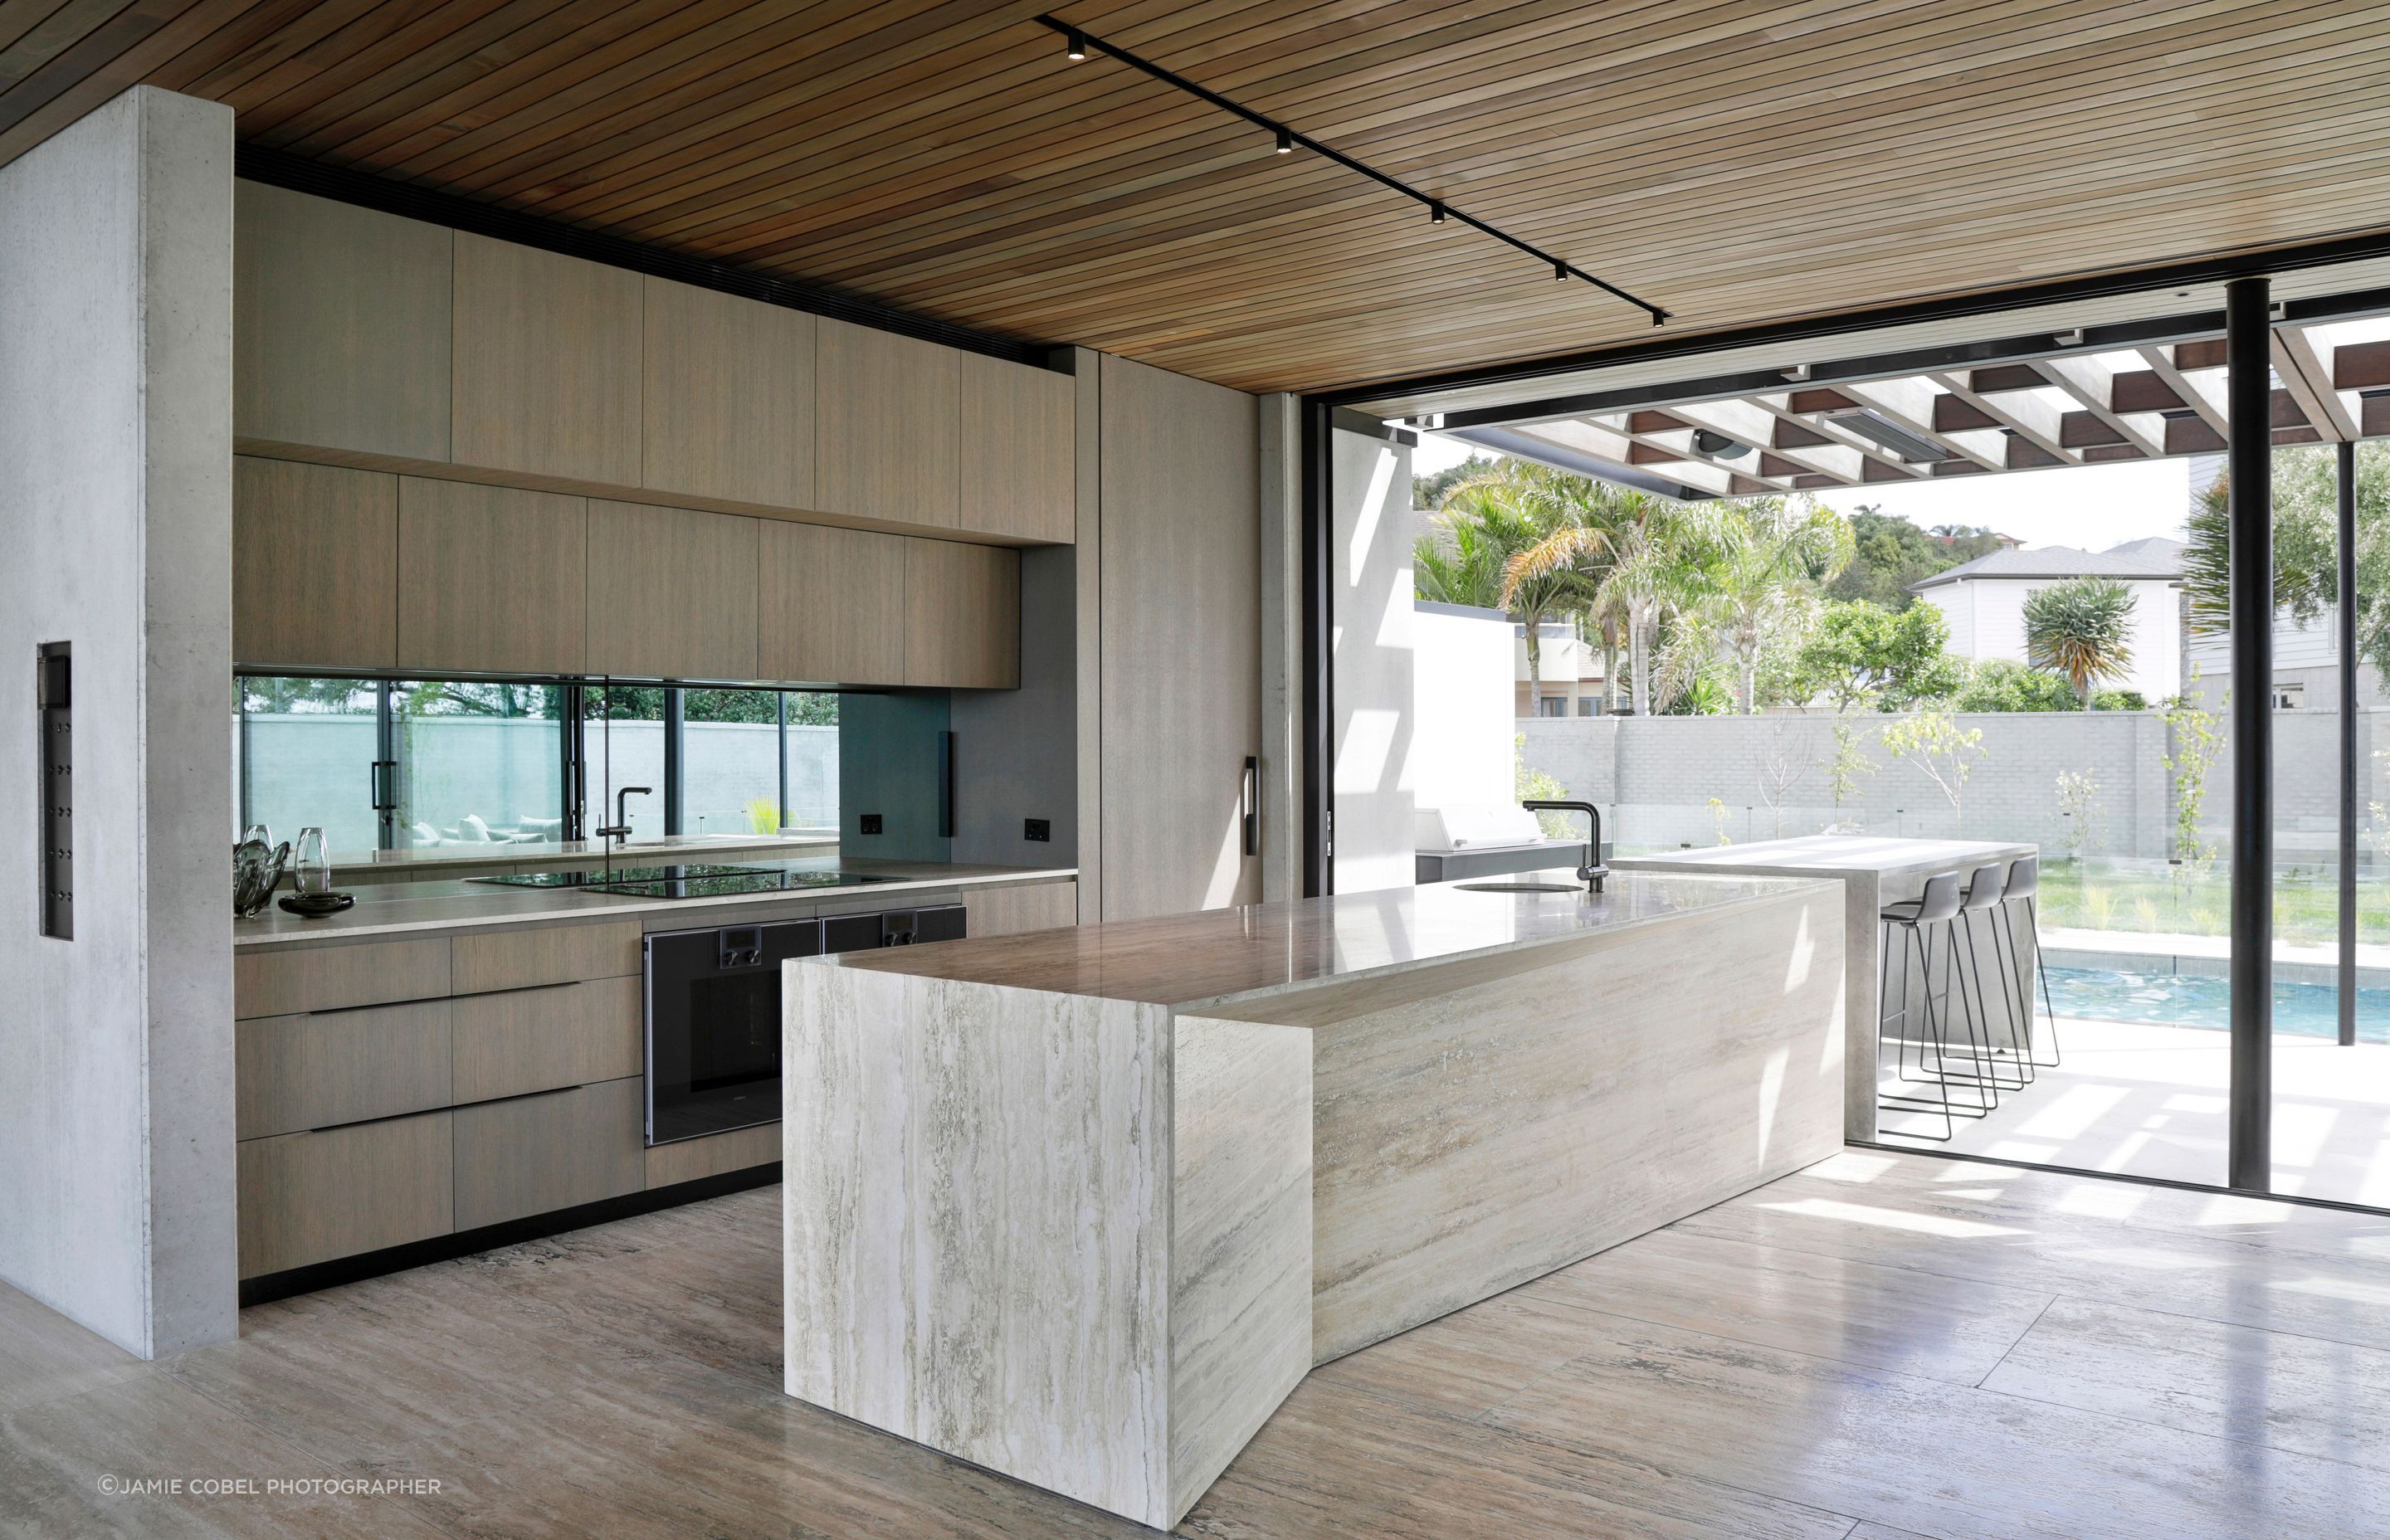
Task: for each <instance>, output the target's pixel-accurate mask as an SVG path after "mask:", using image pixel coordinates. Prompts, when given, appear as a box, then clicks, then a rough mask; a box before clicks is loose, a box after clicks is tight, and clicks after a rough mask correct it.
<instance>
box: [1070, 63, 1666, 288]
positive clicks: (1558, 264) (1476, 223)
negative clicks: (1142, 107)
mask: <svg viewBox="0 0 2390 1540" xmlns="http://www.w3.org/2000/svg"><path fill="white" fill-rule="evenodd" d="M1037 20H1038V22H1039V24H1041V25H1043V26H1046V27H1050V28H1052V29H1053V30H1054V31H1055V32H1060V33H1061V34H1062V35H1063V36H1064V37H1065V38H1067V39H1069V42H1070V48H1071V57H1072V58H1084V57H1085V56H1086V51H1087V50H1089V49H1093V50H1095V51H1096V52H1098V53H1100V54H1103V55H1105V56H1106V57H1108V58H1116V59H1118V60H1120V61H1121V62H1122V63H1123V64H1125V65H1127V66H1128V67H1129V68H1131V69H1133V70H1139V71H1144V72H1145V73H1146V74H1148V75H1150V76H1152V77H1153V78H1154V79H1155V80H1158V81H1160V82H1162V83H1163V84H1164V85H1170V86H1176V88H1177V89H1179V90H1181V91H1184V92H1186V93H1187V94H1188V95H1189V96H1193V97H1195V98H1196V99H1197V100H1199V101H1206V102H1209V103H1211V104H1212V105H1213V106H1214V107H1216V108H1218V109H1220V110H1221V111H1223V112H1227V113H1231V114H1233V115H1235V116H1237V117H1240V118H1242V119H1244V120H1245V122H1249V123H1251V124H1253V126H1254V127H1255V128H1259V129H1264V130H1266V131H1267V132H1269V133H1270V134H1273V135H1277V143H1278V145H1279V147H1280V148H1279V153H1281V154H1283V153H1285V147H1287V146H1289V145H1300V146H1302V147H1303V148H1304V149H1307V150H1309V151H1311V152H1312V153H1313V154H1315V155H1317V156H1321V157H1323V158H1325V159H1327V160H1333V161H1335V162H1336V163H1337V164H1338V165H1340V166H1343V168H1344V169H1345V170H1346V171H1349V172H1352V173H1355V174H1356V175H1360V176H1366V177H1368V179H1369V180H1370V181H1372V182H1375V183H1377V184H1378V185H1379V186H1381V187H1388V188H1391V189H1393V190H1394V191H1395V192H1398V193H1400V194H1402V195H1403V196H1404V197H1405V198H1407V199H1411V200H1412V201H1413V202H1415V203H1419V204H1421V205H1423V206H1424V207H1425V208H1426V209H1427V211H1428V216H1429V218H1430V219H1432V220H1433V221H1434V222H1436V223H1437V224H1442V223H1443V222H1444V221H1445V220H1446V219H1452V220H1457V221H1458V222H1459V223H1461V224H1463V225H1468V226H1469V227H1470V228H1471V229H1472V230H1474V231H1476V232H1477V233H1478V234H1480V235H1484V236H1491V237H1494V238H1495V239H1496V240H1498V241H1500V242H1501V243H1502V244H1503V245H1505V246H1508V247H1510V248H1511V249H1513V250H1519V251H1524V252H1525V253H1526V254H1527V255H1529V256H1531V257H1533V258H1535V259H1536V261H1537V262H1540V263H1544V264H1545V265H1546V266H1548V267H1549V268H1550V269H1551V270H1552V276H1554V277H1556V278H1582V279H1583V280H1585V281H1586V282H1587V283H1589V284H1591V285H1593V287H1594V288H1596V289H1600V290H1601V291H1602V292H1603V293H1605V294H1609V295H1613V296H1614V297H1616V298H1617V299H1620V300H1624V301H1625V302H1627V303H1628V304H1630V305H1633V306H1634V307H1635V308H1636V309H1638V310H1640V311H1645V312H1648V313H1649V314H1650V315H1651V324H1652V325H1653V326H1655V327H1656V326H1658V325H1660V324H1661V323H1662V322H1664V321H1666V320H1667V319H1668V318H1669V313H1668V312H1667V311H1665V310H1663V309H1661V308H1660V307H1659V306H1658V305H1655V304H1653V303H1652V302H1651V301H1649V300H1638V299H1637V298H1636V297H1635V296H1634V295H1632V294H1629V293H1628V292H1626V290H1625V289H1621V288H1619V287H1618V286H1617V285H1616V284H1614V283H1611V282H1609V281H1607V280H1606V279H1603V278H1600V277H1597V276H1594V275H1593V274H1591V273H1588V272H1587V271H1586V270H1585V269H1584V268H1582V267H1579V266H1577V265H1576V264H1575V263H1570V262H1566V261H1563V260H1561V258H1559V257H1556V256H1553V255H1552V254H1551V253H1550V252H1548V251H1546V250H1542V249H1541V248H1540V247H1536V246H1533V245H1530V244H1529V243H1527V242H1526V241H1523V240H1521V239H1520V238H1519V237H1516V236H1514V235H1511V234H1510V232H1508V231H1507V230H1500V229H1497V228H1496V227H1495V226H1493V225H1488V224H1486V223H1485V222H1484V220H1482V219H1478V218H1476V217H1474V216H1473V215H1471V214H1468V213H1464V212H1461V211H1460V210H1458V209H1456V208H1454V207H1453V206H1452V205H1451V204H1449V203H1447V202H1446V201H1445V200H1444V199H1440V198H1431V197H1429V196H1428V195H1427V194H1425V193H1423V192H1421V191H1420V190H1419V189H1418V188H1417V187H1414V186H1411V185H1410V184H1409V183H1407V182H1405V181H1403V180H1402V179H1400V178H1399V177H1394V176H1389V175H1387V174H1386V173H1384V172H1381V171H1380V170H1378V169H1377V168H1376V167H1375V166H1369V165H1364V164H1363V163H1362V162H1360V161H1358V160H1355V159H1353V157H1351V156H1349V155H1347V154H1345V153H1344V152H1343V150H1341V149H1336V148H1332V147H1330V146H1328V145H1323V144H1321V143H1320V142H1319V141H1318V140H1317V139H1314V138H1312V137H1311V136H1309V135H1305V134H1303V133H1300V132H1298V131H1297V130H1294V129H1291V128H1289V127H1288V126H1287V125H1286V124H1284V123H1282V122H1279V121H1278V120H1277V119H1275V118H1270V117H1266V116H1264V115H1263V114H1262V113H1259V112H1256V111H1254V110H1253V109H1252V108H1250V107H1245V106H1243V105H1241V104H1240V103H1237V102H1233V101H1230V100H1229V99H1228V98H1227V97H1226V96H1222V95H1220V93H1218V92H1217V91H1214V90H1210V89H1208V88H1206V87H1204V86H1201V85H1198V84H1196V83H1194V82H1193V81H1191V80H1189V79H1188V78H1187V77H1186V76H1184V75H1181V74H1177V73H1175V72H1174V71H1169V70H1165V69H1163V67H1162V66H1161V65H1159V64H1156V63H1154V62H1153V61H1152V60H1151V59H1149V58H1138V57H1137V55H1135V54H1133V53H1130V52H1129V51H1128V50H1127V49H1126V48H1123V47H1119V46H1117V45H1113V44H1110V43H1107V42H1105V41H1104V40H1103V39H1102V38H1100V37H1098V36H1096V35H1095V34H1094V33H1093V32H1088V31H1087V30H1086V28H1084V27H1074V26H1073V25H1072V24H1071V23H1070V22H1068V21H1064V20H1062V19H1060V18H1059V17H1054V16H1041V17H1039V18H1037Z"/></svg>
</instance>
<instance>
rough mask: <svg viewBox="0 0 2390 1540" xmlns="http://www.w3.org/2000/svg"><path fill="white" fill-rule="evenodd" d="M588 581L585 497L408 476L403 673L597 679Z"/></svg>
mask: <svg viewBox="0 0 2390 1540" xmlns="http://www.w3.org/2000/svg"><path fill="white" fill-rule="evenodd" d="M588 574H589V520H588V514H587V509H586V507H585V504H584V502H583V500H582V499H581V498H578V497H562V496H559V495H557V494H554V493H548V492H522V491H519V490H517V489H516V488H513V487H489V486H480V485H476V484H473V483H471V482H467V481H430V480H428V479H426V478H424V477H420V476H402V477H400V478H399V479H398V661H399V666H400V667H401V668H410V669H418V668H419V669H435V670H458V671H468V672H475V673H491V674H581V673H585V672H586V666H587V661H588V650H589V649H588V635H589V629H588V628H589V616H588V587H587V584H588Z"/></svg>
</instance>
